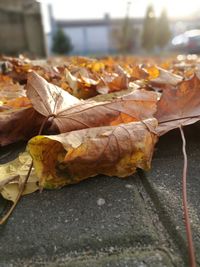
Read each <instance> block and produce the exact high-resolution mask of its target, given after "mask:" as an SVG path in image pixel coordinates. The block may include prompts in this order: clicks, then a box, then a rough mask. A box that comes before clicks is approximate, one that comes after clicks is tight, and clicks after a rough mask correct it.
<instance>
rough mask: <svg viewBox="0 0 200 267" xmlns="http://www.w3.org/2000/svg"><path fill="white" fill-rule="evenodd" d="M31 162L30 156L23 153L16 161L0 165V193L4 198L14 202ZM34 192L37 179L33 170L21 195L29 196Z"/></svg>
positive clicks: (36, 187) (36, 188)
mask: <svg viewBox="0 0 200 267" xmlns="http://www.w3.org/2000/svg"><path fill="white" fill-rule="evenodd" d="M31 161H32V159H31V156H30V155H29V154H28V153H27V152H24V153H21V154H20V155H19V157H18V158H17V159H15V160H13V161H11V162H9V163H6V164H3V165H0V193H1V194H2V196H3V197H4V198H6V199H8V200H11V201H13V202H14V201H15V199H16V197H17V195H18V192H19V189H20V186H21V185H22V183H23V182H24V179H25V177H26V175H27V173H28V170H29V167H30V164H31ZM36 190H38V178H37V177H36V175H35V171H34V169H33V170H32V172H31V174H30V177H29V179H28V182H27V184H26V188H25V190H24V192H23V195H25V194H30V193H32V192H34V191H36Z"/></svg>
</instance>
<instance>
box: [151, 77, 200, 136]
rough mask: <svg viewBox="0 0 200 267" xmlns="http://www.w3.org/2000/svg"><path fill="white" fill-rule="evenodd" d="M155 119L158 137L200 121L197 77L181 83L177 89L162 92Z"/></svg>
mask: <svg viewBox="0 0 200 267" xmlns="http://www.w3.org/2000/svg"><path fill="white" fill-rule="evenodd" d="M155 117H156V118H157V119H158V122H159V126H158V128H157V132H158V134H159V135H163V134H165V133H166V132H168V131H169V130H172V129H174V128H178V127H180V126H182V125H189V124H192V123H194V122H196V121H198V120H200V79H199V77H198V75H197V74H195V75H194V76H193V77H192V78H191V79H189V80H185V81H182V82H181V83H180V84H179V85H178V86H177V87H171V88H168V89H166V90H164V91H163V94H162V97H161V99H160V101H159V102H158V106H157V112H156V114H155Z"/></svg>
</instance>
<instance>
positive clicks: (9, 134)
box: [0, 108, 45, 146]
mask: <svg viewBox="0 0 200 267" xmlns="http://www.w3.org/2000/svg"><path fill="white" fill-rule="evenodd" d="M44 118H45V117H43V116H42V115H40V114H39V113H38V112H37V111H35V110H34V109H33V108H20V109H11V110H5V111H3V112H0V146H5V145H8V144H11V143H14V142H16V141H20V140H27V139H29V138H30V137H33V136H34V135H37V134H38V131H39V129H40V126H41V124H42V122H43V121H44Z"/></svg>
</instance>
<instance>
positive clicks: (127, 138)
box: [28, 119, 157, 188]
mask: <svg viewBox="0 0 200 267" xmlns="http://www.w3.org/2000/svg"><path fill="white" fill-rule="evenodd" d="M156 126H157V121H156V119H148V120H145V121H143V122H131V123H128V124H120V125H118V126H107V127H97V128H90V129H84V130H79V131H73V132H70V133H65V134H61V135H54V136H36V137H34V138H32V139H31V140H30V141H29V143H28V150H29V152H30V154H31V156H32V158H33V162H34V167H35V171H36V173H37V176H38V177H39V184H40V186H41V187H45V188H56V187H61V186H64V185H67V184H73V183H78V182H80V181H81V180H83V179H86V178H88V177H91V176H95V175H97V174H106V175H109V176H114V175H116V176H118V177H126V176H127V175H130V174H132V173H134V172H135V171H136V168H142V169H145V170H148V169H149V168H150V164H151V158H152V154H153V148H154V145H155V143H156V140H157V136H156V135H155V134H154V133H152V132H151V131H150V130H149V129H150V128H151V129H153V130H154V129H155V127H156Z"/></svg>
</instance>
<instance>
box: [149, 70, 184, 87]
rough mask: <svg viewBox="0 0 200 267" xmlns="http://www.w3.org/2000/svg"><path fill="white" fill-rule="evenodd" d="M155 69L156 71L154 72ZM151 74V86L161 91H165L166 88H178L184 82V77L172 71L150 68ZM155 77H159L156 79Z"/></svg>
mask: <svg viewBox="0 0 200 267" xmlns="http://www.w3.org/2000/svg"><path fill="white" fill-rule="evenodd" d="M153 69H155V70H154V71H153ZM155 73H156V74H155ZM149 74H150V77H149V79H150V84H151V85H152V86H153V87H155V88H158V89H159V90H163V89H165V88H168V87H169V86H176V85H177V84H179V83H180V82H181V81H182V80H183V77H181V76H179V75H176V74H174V73H172V72H171V71H168V70H165V69H162V68H160V67H158V66H157V67H151V68H149ZM151 75H152V78H151ZM153 75H155V76H156V75H157V76H156V77H155V76H153Z"/></svg>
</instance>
